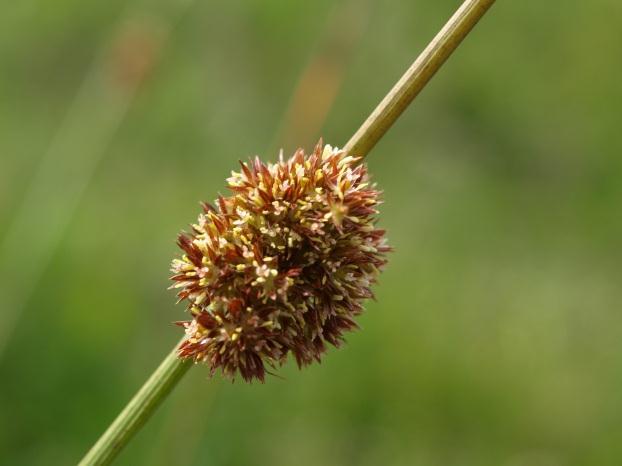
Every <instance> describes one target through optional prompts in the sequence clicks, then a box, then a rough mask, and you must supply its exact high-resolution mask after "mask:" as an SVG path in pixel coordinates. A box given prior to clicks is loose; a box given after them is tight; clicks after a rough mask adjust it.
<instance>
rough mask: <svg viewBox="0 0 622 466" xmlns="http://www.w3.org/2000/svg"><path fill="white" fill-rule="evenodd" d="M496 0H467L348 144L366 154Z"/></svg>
mask: <svg viewBox="0 0 622 466" xmlns="http://www.w3.org/2000/svg"><path fill="white" fill-rule="evenodd" d="M493 3H495V0H466V1H465V2H464V3H463V4H462V6H460V8H458V10H457V11H456V12H455V13H454V15H453V16H452V17H451V18H450V19H449V21H447V24H445V26H443V29H441V30H440V32H439V33H438V34H437V35H436V37H435V38H434V39H432V42H430V44H429V45H428V46H427V47H426V48H425V50H424V51H423V52H422V53H421V55H419V57H418V58H417V59H416V60H415V62H414V63H413V64H412V65H411V66H410V68H408V70H407V71H406V73H404V75H403V76H402V77H401V78H400V80H399V81H398V82H397V83H396V84H395V86H393V89H391V90H390V91H389V93H388V94H387V95H386V96H385V97H384V99H382V102H380V103H379V104H378V106H377V107H376V109H375V110H374V111H373V112H372V114H371V115H369V117H368V118H367V120H365V122H364V123H363V124H362V125H361V127H360V128H359V129H358V130H357V131H356V133H354V136H352V137H351V138H350V140H349V141H348V142H347V144H346V145H345V147H344V150H345V151H346V152H349V153H351V154H353V155H357V156H359V157H365V156H366V155H367V154H368V153H369V151H370V150H371V149H372V148H373V147H374V146H375V145H376V143H377V142H378V141H380V139H382V136H384V133H386V132H387V130H388V129H389V128H390V127H391V126H392V125H393V123H395V121H396V120H397V119H398V118H399V116H400V115H401V114H402V112H403V111H404V110H406V107H408V105H410V103H411V102H412V101H413V99H414V98H415V97H417V95H418V94H419V93H420V92H421V90H422V89H423V88H424V87H425V85H426V84H427V83H428V81H429V80H430V79H431V78H432V76H434V74H435V73H436V72H437V71H438V70H439V69H440V67H441V66H442V65H443V63H445V61H446V60H447V58H449V56H450V55H451V54H452V52H453V51H454V50H456V48H457V47H458V45H460V43H461V42H462V40H463V39H464V38H465V37H466V36H467V34H468V33H469V32H470V31H471V29H473V27H474V26H475V25H476V24H477V22H478V21H479V20H480V19H481V17H482V16H484V14H485V13H486V11H488V8H490V7H491V6H492V4H493Z"/></svg>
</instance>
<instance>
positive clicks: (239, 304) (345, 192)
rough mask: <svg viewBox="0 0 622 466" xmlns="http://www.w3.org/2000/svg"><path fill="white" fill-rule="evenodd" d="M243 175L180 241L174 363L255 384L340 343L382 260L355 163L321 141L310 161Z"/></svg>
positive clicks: (373, 198)
mask: <svg viewBox="0 0 622 466" xmlns="http://www.w3.org/2000/svg"><path fill="white" fill-rule="evenodd" d="M241 167H242V170H241V172H239V173H236V172H232V176H231V177H230V178H228V180H227V184H228V188H229V189H230V190H231V191H232V195H231V196H228V197H223V196H220V197H219V198H218V199H217V201H216V206H215V207H214V206H212V205H210V204H207V203H204V204H203V213H201V214H200V215H199V218H198V222H197V223H196V224H194V225H192V232H191V233H182V234H181V235H180V236H179V238H178V245H179V246H180V248H181V249H182V250H183V252H184V254H183V256H182V257H181V258H179V259H175V260H173V263H172V271H173V273H174V275H173V277H172V280H174V281H175V284H174V285H173V287H174V288H178V289H180V291H179V293H178V297H179V299H180V301H181V300H186V301H187V302H188V308H189V311H190V313H191V315H192V320H190V321H185V322H180V324H181V325H183V326H184V327H185V331H186V335H187V337H186V339H185V341H184V342H183V343H182V345H181V346H180V348H179V356H180V357H182V358H191V359H193V360H195V361H196V362H199V361H204V362H206V363H207V364H208V365H209V366H210V368H211V372H212V374H213V373H214V372H215V371H216V370H217V369H218V368H220V369H221V370H222V372H223V373H224V374H225V375H226V376H228V377H231V378H233V377H234V376H235V375H236V374H237V373H239V374H240V375H241V376H242V377H243V378H244V379H245V380H247V381H250V380H252V379H254V378H256V379H259V380H261V381H263V380H264V377H265V373H266V371H267V368H275V367H276V366H278V365H281V364H283V363H284V362H285V360H286V358H287V355H288V354H289V353H291V354H292V355H293V356H294V357H295V359H296V361H297V363H298V365H299V366H305V365H307V364H309V363H311V362H312V361H314V360H316V361H320V358H321V356H322V354H323V353H324V352H325V351H326V343H330V344H331V345H333V346H336V347H338V346H339V345H340V344H341V343H342V342H343V340H344V338H343V333H344V332H346V331H349V330H352V329H354V328H356V327H357V325H356V323H355V321H354V317H355V316H357V315H359V314H360V313H361V312H362V302H363V300H365V299H367V298H371V297H373V294H372V292H371V290H370V286H371V284H372V283H374V282H375V280H376V277H377V275H378V272H379V270H380V269H381V268H382V267H383V266H384V264H385V263H386V260H385V253H386V252H388V251H389V250H390V248H389V247H388V246H387V245H386V243H385V239H384V231H383V230H380V229H377V228H376V227H375V223H376V214H377V213H378V212H377V210H376V207H377V206H378V204H379V202H380V201H379V194H380V193H379V191H377V190H376V189H375V186H374V185H371V184H370V182H369V178H368V175H367V167H366V166H365V164H363V163H359V159H358V158H356V157H351V156H348V155H346V154H345V153H344V152H343V151H341V150H339V149H337V148H332V147H331V146H329V145H326V146H322V142H321V141H320V143H319V144H318V145H317V146H316V147H315V150H314V151H313V153H312V154H310V155H308V156H307V155H305V153H304V151H303V150H302V149H298V151H296V153H295V154H294V155H293V156H292V157H291V158H290V159H289V160H287V161H284V160H283V157H282V154H281V157H280V160H279V162H278V163H268V164H265V163H262V162H261V161H260V160H259V159H258V158H255V159H254V160H253V161H251V162H249V163H241Z"/></svg>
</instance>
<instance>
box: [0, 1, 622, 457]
mask: <svg viewBox="0 0 622 466" xmlns="http://www.w3.org/2000/svg"><path fill="white" fill-rule="evenodd" d="M458 4H459V2H458V1H457V0H442V1H440V0H417V1H413V2H405V1H400V2H398V1H383V2H380V1H371V0H370V1H355V0H346V1H343V2H330V1H327V0H319V1H315V2H283V1H277V0H270V1H261V2H260V1H245V2H244V1H240V2H237V1H234V2H228V3H227V4H226V5H225V2H199V1H196V2H195V1H192V0H184V1H180V0H155V1H142V0H136V1H132V0H111V1H107V2H83V1H78V0H21V1H19V2H5V4H4V5H3V7H2V14H1V15H0V273H1V275H0V282H1V283H0V292H1V295H0V299H1V302H2V304H1V305H0V306H1V307H0V309H1V310H0V463H1V464H7V465H16V466H18V465H65V464H73V463H75V462H77V461H78V459H79V458H80V457H81V456H82V455H83V454H84V453H85V451H86V450H87V449H88V448H89V446H90V445H91V443H92V442H93V441H94V440H95V439H96V438H97V437H98V436H99V434H100V433H101V432H102V431H103V429H104V428H105V427H106V426H107V425H108V423H109V422H110V421H111V420H112V419H113V418H114V416H115V415H116V414H117V413H118V411H119V410H120V409H121V407H122V406H123V405H124V403H125V402H126V401H127V400H128V399H129V398H130V397H131V396H132V395H133V393H134V392H135V391H136V389H137V388H138V387H139V386H140V384H141V383H142V382H143V381H144V380H145V378H146V377H147V376H148V375H149V374H150V373H151V371H152V370H153V369H154V368H155V367H156V365H157V364H158V363H159V361H160V360H161V359H162V357H163V356H164V355H165V354H166V353H167V352H168V351H169V350H170V348H171V347H172V345H173V344H174V343H175V342H176V341H177V339H178V338H179V337H180V330H179V328H177V327H174V326H173V325H172V324H171V322H172V321H175V320H179V319H183V318H184V313H183V306H181V305H178V306H175V305H174V302H175V298H174V295H173V293H172V292H171V291H167V289H166V288H167V286H168V285H169V283H168V276H169V272H168V266H169V261H170V259H171V258H172V257H173V256H174V255H175V254H176V253H177V250H176V246H175V237H176V234H177V233H178V231H179V230H180V229H182V228H185V227H186V225H188V224H189V223H190V222H191V221H193V220H194V219H195V217H196V215H197V213H198V211H199V205H198V202H199V201H200V200H210V201H211V200H212V199H214V198H215V197H216V195H217V194H218V193H219V192H223V191H224V189H223V186H224V178H225V177H226V176H228V174H229V170H230V169H232V168H235V166H236V163H237V160H238V159H244V158H246V157H248V156H251V155H254V154H259V155H261V156H262V157H264V158H265V159H267V160H274V159H275V157H276V154H277V151H278V148H279V147H284V149H285V151H286V153H289V152H291V151H292V149H294V148H295V146H298V145H301V146H304V147H306V148H309V149H310V148H311V147H312V145H313V143H314V142H315V141H316V140H317V138H318V137H319V136H320V135H323V136H324V137H325V139H326V140H327V141H328V142H330V143H332V144H336V145H342V144H343V143H344V142H345V141H347V139H348V138H349V136H350V135H351V134H352V133H353V132H354V130H355V129H356V128H357V127H358V125H359V124H360V123H361V122H362V121H363V119H364V118H365V117H366V116H367V115H368V113H369V112H370V111H371V110H372V109H373V107H374V106H375V105H376V103H377V102H378V101H379V100H380V98H381V97H382V96H383V95H384V93H385V92H386V91H387V90H388V89H389V88H390V87H391V86H392V85H393V83H394V82H395V81H396V80H397V78H398V77H399V76H400V75H401V73H402V72H403V71H404V70H405V69H406V67H407V66H408V65H409V64H410V63H411V62H412V60H413V59H414V58H415V57H416V55H417V54H418V53H419V51H420V50H421V49H422V48H423V47H424V46H425V44H426V43H427V42H428V41H429V40H430V39H431V37H432V36H433V35H434V34H435V33H436V31H437V30H438V29H439V28H440V27H441V26H442V24H443V23H444V21H445V20H446V19H447V18H448V17H449V16H450V14H451V13H452V12H453V10H454V9H455V8H456V7H457V6H458ZM621 17H622V3H620V2H619V1H618V0H592V1H590V2H563V1H559V0H557V1H547V2H543V1H539V2H518V1H500V2H497V4H496V5H495V6H494V7H493V9H492V10H491V11H490V13H489V14H488V15H487V16H486V17H485V18H484V20H483V21H482V22H481V23H480V24H479V25H478V26H477V28H476V29H475V30H474V32H473V33H472V34H471V35H470V36H469V37H468V39H467V40H466V42H465V43H464V44H463V46H461V48H459V49H458V51H457V53H456V54H455V55H454V56H453V57H452V58H451V59H450V61H449V62H448V63H447V64H446V66H445V67H444V68H443V69H442V70H441V72H440V73H439V75H438V76H436V77H435V78H434V80H433V81H432V82H431V84H430V85H429V87H428V88H426V90H425V91H424V92H423V93H422V95H421V96H420V97H419V98H418V99H417V101H416V102H415V104H414V105H413V106H412V107H411V108H410V109H409V110H408V111H407V112H406V114H405V115H404V116H403V117H402V118H401V119H400V121H399V122H398V123H397V124H396V125H395V127H394V128H393V129H391V131H390V132H389V133H388V134H387V135H386V137H385V138H384V140H382V141H381V142H380V143H379V144H378V146H377V147H376V148H375V150H374V151H373V152H372V153H371V154H370V156H369V165H370V169H371V171H372V173H373V174H374V177H375V179H376V181H377V182H378V183H379V185H380V186H381V187H382V188H383V189H384V192H385V204H384V206H383V210H382V219H381V223H382V225H383V226H384V227H386V228H387V230H388V235H389V239H390V242H391V244H392V245H393V246H394V248H395V253H393V254H392V256H391V261H390V264H389V266H388V268H387V270H386V272H385V273H384V274H383V275H382V277H381V282H380V284H379V285H378V286H377V287H376V292H377V302H370V303H369V304H368V306H367V312H366V314H365V315H364V316H363V317H362V318H361V319H360V323H361V326H362V328H363V330H362V331H360V332H357V333H355V334H352V335H351V336H350V337H349V338H348V345H347V346H346V347H345V348H344V349H342V350H339V351H331V352H330V354H329V355H328V356H327V357H326V358H325V361H324V362H323V363H322V364H321V365H315V366H312V367H310V368H308V369H306V370H304V371H302V372H299V371H298V370H297V369H296V367H295V365H294V364H289V365H287V366H286V367H285V368H283V370H281V371H279V374H280V376H282V378H276V377H271V378H269V380H268V381H267V382H266V383H265V384H264V385H261V384H253V385H246V384H244V383H240V382H236V383H234V384H230V383H228V382H224V381H222V380H220V378H215V379H208V371H207V369H206V368H204V367H196V368H194V369H193V370H192V371H191V372H190V373H189V375H187V376H186V378H185V379H184V380H183V381H182V383H181V384H180V385H179V387H178V388H177V390H176V391H175V392H174V394H173V395H172V396H171V397H170V399H168V400H167V402H166V403H165V405H164V406H163V407H162V408H161V409H160V410H159V411H158V413H157V414H156V415H155V417H154V418H153V419H152V421H151V422H150V423H149V425H148V426H147V427H146V428H145V429H144V430H143V431H142V432H141V433H140V434H139V435H138V436H137V437H136V439H135V441H134V442H133V443H132V444H130V446H129V447H128V448H127V450H125V451H124V452H123V454H122V455H121V457H120V458H119V462H118V464H123V465H138V464H146V465H275V466H278V465H291V464H296V465H297V466H305V465H318V464H323V465H385V464H386V465H439V466H440V465H443V466H447V465H448V466H451V465H456V466H457V465H467V466H468V465H473V466H476V465H477V466H479V465H504V466H523V465H525V466H527V465H529V466H531V465H536V466H539V465H543V466H556V465H619V464H622V357H621V356H620V349H619V348H620V341H621V340H622V316H621V314H620V311H621V310H622V286H621V281H622V280H621V278H622V265H621V259H622V207H621V206H622V182H621V181H622V159H621V158H620V154H621V152H622V151H621V149H622V132H621V131H620V124H621V114H620V108H621V105H622V99H621V97H622V86H621V84H620V83H621V82H622V80H621V73H622V60H620V58H621V57H622V55H620V50H622V28H621V26H620V18H621Z"/></svg>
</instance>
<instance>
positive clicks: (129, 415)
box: [80, 346, 192, 466]
mask: <svg viewBox="0 0 622 466" xmlns="http://www.w3.org/2000/svg"><path fill="white" fill-rule="evenodd" d="M177 348H178V346H175V349H174V350H173V351H171V353H170V354H169V355H168V356H166V358H164V361H162V363H161V364H160V366H159V367H158V368H157V369H156V370H155V372H154V373H153V374H152V375H151V377H149V379H148V380H147V381H146V382H145V384H144V385H143V386H142V387H141V389H140V390H139V391H138V393H136V395H134V398H132V400H131V401H130V402H129V403H128V404H127V406H126V407H125V408H124V409H123V411H121V413H120V414H119V415H118V416H117V418H116V419H115V420H114V422H113V423H112V424H111V425H110V427H108V429H107V430H106V432H104V434H103V435H102V436H101V437H100V439H99V440H98V441H97V443H96V444H95V445H93V447H92V448H91V450H90V451H89V452H88V453H87V454H86V456H85V457H84V458H83V459H82V461H81V462H80V466H86V465H89V466H91V465H104V464H110V463H111V462H112V460H113V459H114V458H115V457H116V456H117V455H118V454H119V452H120V451H121V449H123V447H124V446H125V445H126V444H127V443H128V442H129V440H130V439H131V438H132V437H133V435H134V434H135V433H136V432H137V431H138V430H139V429H140V428H141V427H142V426H143V425H144V424H145V422H147V420H148V419H149V418H150V417H151V415H152V414H153V413H154V412H155V410H156V408H157V407H158V406H159V405H160V403H162V401H163V400H164V399H165V398H166V397H167V396H168V394H169V393H170V392H171V390H173V388H174V387H175V385H177V382H179V380H180V379H181V378H182V377H183V376H184V374H185V373H186V372H187V371H188V369H189V368H190V367H191V366H192V362H190V361H188V360H181V359H179V358H178V357H177Z"/></svg>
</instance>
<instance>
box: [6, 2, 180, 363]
mask: <svg viewBox="0 0 622 466" xmlns="http://www.w3.org/2000/svg"><path fill="white" fill-rule="evenodd" d="M179 4H180V5H183V6H184V8H187V7H188V6H189V5H190V3H189V2H182V3H179ZM169 10H170V9H169ZM175 11H176V12H177V14H176V15H172V14H170V13H171V12H172V11H168V13H169V16H168V17H167V18H166V19H162V20H158V19H156V18H154V17H150V16H146V15H144V14H138V13H136V12H133V13H129V14H128V15H126V19H124V20H122V22H121V26H120V27H119V28H118V30H117V31H116V33H114V34H113V37H112V39H111V40H110V41H109V42H108V43H106V44H105V45H104V46H103V48H102V51H101V52H100V53H99V55H98V57H96V58H95V60H94V62H93V65H92V66H91V68H90V69H89V71H88V72H87V75H86V76H85V78H84V81H83V82H82V85H81V87H80V89H79V90H78V92H77V94H76V97H75V98H74V100H73V102H72V104H71V105H70V107H69V109H68V110H67V114H66V117H65V118H64V120H63V121H62V122H61V124H60V127H59V130H58V132H57V134H56V136H55V138H54V139H53V140H52V142H51V144H50V146H49V148H48V150H47V152H46V153H45V154H44V156H43V157H42V159H41V161H40V163H39V166H38V167H37V169H36V172H35V173H34V174H33V176H32V178H31V179H30V185H29V188H28V189H27V191H26V194H25V196H24V199H23V201H22V203H21V205H20V207H19V208H18V210H17V212H16V214H15V217H14V218H13V221H12V222H11V224H10V225H9V227H8V228H7V232H6V234H5V237H4V238H3V240H2V243H0V277H2V278H3V279H2V280H1V281H0V296H1V297H2V306H3V307H4V309H3V311H2V316H3V318H2V319H1V320H0V358H1V357H2V353H3V350H4V348H5V347H6V345H7V344H8V342H9V340H10V338H11V334H12V332H13V330H14V328H15V327H16V325H17V323H18V320H19V317H20V315H21V313H22V312H23V310H24V308H25V306H26V304H27V301H28V299H29V297H30V295H31V294H32V292H33V290H34V289H35V287H36V286H37V282H38V281H39V280H40V279H41V276H42V275H43V273H44V272H45V270H46V268H47V266H48V264H49V263H50V260H51V258H52V257H53V255H54V253H55V251H56V249H57V247H58V245H59V243H60V241H61V240H62V237H63V234H64V232H65V230H66V228H67V226H68V224H69V222H70V221H71V218H72V216H73V214H74V212H75V210H76V208H77V207H78V205H79V202H80V199H81V198H82V195H83V194H84V192H85V190H86V188H87V186H88V185H89V183H90V181H91V179H92V177H93V174H94V173H95V170H96V169H97V166H98V164H99V162H100V161H101V159H102V158H103V156H104V154H105V152H106V149H107V148H108V146H109V145H110V142H111V140H112V139H113V137H114V134H115V132H116V131H117V129H118V128H119V127H120V126H121V124H122V122H123V120H124V118H125V116H126V114H127V111H128V109H129V108H130V106H131V103H132V101H133V99H134V97H135V95H136V94H137V92H138V91H139V89H140V88H141V84H142V83H143V82H144V80H145V79H146V78H147V77H148V76H149V75H150V73H151V72H152V70H153V67H154V66H155V64H156V61H157V57H158V55H159V51H160V50H161V48H162V44H163V42H164V41H165V39H166V37H167V32H168V30H169V29H170V27H171V22H174V21H175V20H176V19H177V18H178V17H179V14H180V13H181V11H182V10H181V9H180V8H179V7H178V8H177V10H175ZM26 249H27V254H25V253H24V251H25V250H26ZM9 277H10V278H11V279H10V280H8V278H9Z"/></svg>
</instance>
